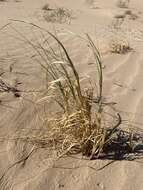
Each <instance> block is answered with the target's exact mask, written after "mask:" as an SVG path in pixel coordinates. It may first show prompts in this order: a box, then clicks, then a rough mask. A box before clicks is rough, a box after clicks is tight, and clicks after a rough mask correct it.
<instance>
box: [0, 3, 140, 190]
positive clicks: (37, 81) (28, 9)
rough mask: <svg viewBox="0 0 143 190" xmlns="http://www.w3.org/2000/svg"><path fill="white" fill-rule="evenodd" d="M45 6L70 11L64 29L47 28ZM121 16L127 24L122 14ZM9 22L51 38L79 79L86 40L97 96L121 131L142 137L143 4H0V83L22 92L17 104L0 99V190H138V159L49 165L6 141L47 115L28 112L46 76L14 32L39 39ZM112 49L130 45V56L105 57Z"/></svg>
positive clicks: (45, 155) (43, 109)
mask: <svg viewBox="0 0 143 190" xmlns="http://www.w3.org/2000/svg"><path fill="white" fill-rule="evenodd" d="M47 3H48V4H49V6H50V8H54V7H65V8H67V9H70V10H71V11H72V12H73V15H74V18H72V19H71V21H70V23H51V22H47V21H46V20H45V19H44V17H43V13H44V11H43V10H42V7H43V6H44V5H45V4H47ZM127 10H130V11H131V12H132V13H133V17H131V15H130V14H129V15H128V14H126V13H125V11H127ZM123 15H125V17H124V20H123V22H122V17H123ZM14 20H21V21H25V22H28V23H31V22H32V23H35V24H37V25H38V26H40V27H43V28H46V29H48V30H50V31H54V32H55V31H56V33H57V35H58V36H59V38H60V40H62V42H63V43H64V44H65V45H66V47H67V48H68V50H69V52H70V55H71V57H72V58H73V60H74V61H75V63H76V67H77V69H78V70H79V71H80V74H81V75H82V76H90V77H91V78H92V77H94V65H93V64H92V59H91V57H90V54H88V53H87V51H86V48H84V47H85V44H84V43H82V40H79V38H78V37H77V36H78V35H79V36H84V35H85V33H88V34H89V35H90V36H92V38H93V39H94V41H95V42H96V45H97V47H98V48H99V50H100V52H101V55H102V60H103V65H104V68H103V73H104V96H105V97H106V99H107V100H108V101H111V102H116V105H115V106H114V109H115V110H117V111H118V112H120V113H121V115H122V118H123V120H124V121H125V122H124V123H126V124H128V125H129V126H130V127H132V126H135V127H136V128H137V129H138V130H139V131H140V132H141V133H142V131H143V107H142V106H143V86H142V81H143V74H142V72H143V1H142V0H131V1H130V2H129V5H128V8H120V7H118V6H117V0H106V1H105V0H96V1H94V0H78V1H75V2H74V0H60V1H58V0H19V1H16V0H7V1H0V76H1V77H2V78H3V79H4V80H6V81H7V82H8V83H9V84H11V85H18V88H19V89H20V90H21V92H20V97H15V96H14V94H13V93H7V92H3V93H2V92H0V138H1V141H0V177H1V180H0V190H6V189H7V190H58V189H62V190H135V189H137V190H142V189H143V159H139V160H133V161H129V160H121V161H119V160H118V161H114V160H113V161H112V160H88V159H82V158H81V157H80V156H78V155H77V156H73V157H72V156H71V157H63V158H61V159H58V160H56V159H54V158H53V157H52V158H51V156H50V152H49V151H48V150H47V149H46V146H43V147H41V148H40V147H39V148H38V149H36V151H35V150H34V146H33V145H32V144H28V143H26V142H21V141H18V140H17V141H15V140H13V141H12V140H11V139H12V138H13V137H15V136H16V137H17V138H18V135H19V134H20V133H22V132H23V131H33V130H34V131H36V130H37V131H38V129H41V127H42V121H43V118H46V117H47V115H48V114H50V113H52V109H54V108H52V107H47V106H46V105H47V103H46V102H44V101H42V102H39V103H38V104H35V102H36V101H37V91H42V90H43V89H45V74H44V73H43V70H42V69H41V67H40V65H39V64H37V63H34V61H33V59H31V57H32V56H34V50H33V49H32V48H31V47H29V46H28V45H27V44H26V43H25V42H23V41H21V40H19V35H18V34H17V32H16V31H15V30H14V29H17V30H18V31H20V32H21V33H22V34H23V35H25V36H26V37H27V38H29V39H32V38H33V40H34V39H35V38H36V39H40V34H39V33H36V31H34V30H33V29H31V28H30V27H29V26H27V25H26V24H24V23H20V22H17V21H14ZM118 22H119V23H118ZM120 22H121V24H120ZM11 23H12V27H11V26H10V25H11ZM118 27H119V29H118ZM112 41H121V42H122V41H125V43H126V42H129V44H130V46H131V48H132V50H131V51H129V52H127V53H125V54H118V53H112V52H111V43H113V42H112ZM30 91H31V92H30ZM124 123H123V127H124ZM35 133H36V132H35ZM27 155H30V156H29V157H27V159H25V161H24V162H22V163H19V164H18V161H19V160H20V159H22V158H26V156H27ZM14 163H16V164H15V165H14V166H13V164H14Z"/></svg>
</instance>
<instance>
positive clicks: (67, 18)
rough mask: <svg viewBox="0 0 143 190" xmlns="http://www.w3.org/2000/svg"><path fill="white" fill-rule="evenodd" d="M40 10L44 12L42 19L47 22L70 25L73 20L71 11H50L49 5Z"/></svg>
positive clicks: (60, 9)
mask: <svg viewBox="0 0 143 190" xmlns="http://www.w3.org/2000/svg"><path fill="white" fill-rule="evenodd" d="M42 9H43V10H44V18H45V20H46V21H47V22H52V23H70V22H71V20H72V19H73V16H72V11H71V10H69V9H66V8H64V7H57V8H54V9H50V7H49V5H48V4H46V5H45V6H44V7H43V8H42Z"/></svg>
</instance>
